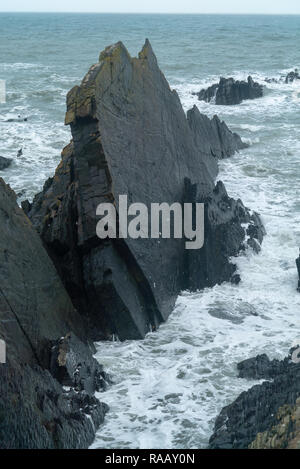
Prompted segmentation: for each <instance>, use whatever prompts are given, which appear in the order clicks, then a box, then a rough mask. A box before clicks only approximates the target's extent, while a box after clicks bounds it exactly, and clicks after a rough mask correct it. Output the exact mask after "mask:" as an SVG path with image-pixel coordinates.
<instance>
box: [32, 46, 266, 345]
mask: <svg viewBox="0 0 300 469" xmlns="http://www.w3.org/2000/svg"><path fill="white" fill-rule="evenodd" d="M66 124H69V125H70V126H71V131H72V136H73V140H72V142H71V143H70V145H69V146H68V147H66V148H65V150H64V151H63V153H62V161H61V163H60V165H59V166H58V168H57V170H56V173H55V176H54V178H53V179H51V180H49V181H47V183H46V184H45V187H44V190H43V192H42V193H41V194H38V195H37V196H36V197H35V199H34V202H33V204H32V205H31V206H30V205H29V204H26V205H24V208H25V209H26V211H27V213H28V216H29V217H30V219H31V220H32V222H33V224H34V226H35V227H36V229H37V230H38V232H39V233H40V235H41V237H42V239H43V241H44V242H45V244H46V246H47V249H48V252H49V254H50V256H51V257H52V259H53V261H54V263H55V265H56V267H57V270H58V272H59V273H60V275H61V278H62V280H63V282H64V284H65V286H66V288H67V290H68V292H69V294H70V296H71V298H72V300H73V303H74V305H75V306H76V307H77V309H78V310H79V311H80V313H81V314H82V315H83V316H84V317H85V318H87V320H88V323H89V329H90V331H92V332H91V337H92V338H93V339H99V338H103V337H108V336H110V335H111V334H116V335H117V336H118V337H119V338H120V339H134V338H142V337H144V335H145V334H146V333H147V332H148V331H149V330H151V329H154V328H156V327H157V325H158V324H159V323H160V322H162V321H164V320H165V319H166V318H167V317H168V315H169V314H170V312H171V311H172V309H173V307H174V303H175V300H176V297H177V295H178V293H179V292H180V290H181V289H182V288H191V287H192V288H202V287H203V286H206V285H214V284H216V283H219V282H222V281H224V280H230V279H231V277H232V274H233V273H234V270H235V267H234V266H233V265H231V264H230V261H229V256H234V255H236V254H238V252H239V251H240V250H241V249H244V240H245V230H244V229H243V228H242V227H241V223H248V224H249V225H251V226H252V228H253V229H252V230H250V231H249V233H248V234H249V237H250V238H251V239H254V238H255V239H257V240H259V241H261V239H262V233H263V228H262V226H261V224H260V222H259V218H258V217H257V216H256V215H255V216H252V215H250V213H249V211H248V210H247V209H246V208H245V207H244V206H243V204H242V203H241V202H240V201H239V202H238V203H236V202H233V201H232V199H231V202H229V198H228V196H227V194H226V191H225V189H223V188H222V190H220V187H221V186H219V187H217V188H216V189H215V182H214V179H215V177H216V175H217V172H218V166H217V159H218V158H222V157H225V156H229V155H230V154H233V153H234V151H236V150H238V149H241V148H243V147H244V146H245V145H244V144H243V143H242V141H241V139H240V138H239V137H238V136H237V135H236V134H233V133H232V132H230V130H229V129H228V128H227V126H226V125H225V124H224V123H221V122H220V121H219V119H218V118H216V117H215V118H213V119H212V120H210V119H208V118H207V117H205V116H202V115H201V114H200V113H199V111H198V109H197V108H193V109H192V110H191V111H190V112H189V113H188V118H187V117H186V115H185V113H184V111H183V109H182V106H181V103H180V100H179V98H178V96H177V94H176V92H175V91H172V90H171V89H170V87H169V85H168V83H167V81H166V79H165V77H164V75H163V74H162V72H161V71H160V69H159V67H158V64H157V60H156V57H155V55H154V53H153V51H152V49H151V46H150V44H149V42H148V41H146V43H145V46H144V47H143V49H142V51H141V52H140V54H139V57H138V58H131V57H130V55H129V54H128V52H127V50H126V48H125V47H124V46H123V44H122V43H117V44H116V45H113V46H110V47H108V48H107V49H106V50H105V51H104V52H103V53H102V54H101V55H100V59H99V63H97V64H95V65H93V66H92V67H91V68H90V70H89V72H88V73H87V75H86V76H85V77H84V79H83V81H82V83H81V85H80V86H76V87H75V88H73V89H72V90H71V91H70V92H69V94H68V98H67V113H66ZM124 194H126V195H127V196H128V204H131V203H133V202H141V203H143V204H145V205H146V206H147V207H148V208H150V204H151V203H162V202H166V203H168V204H172V203H174V202H180V203H181V202H183V201H185V202H201V201H202V202H205V203H206V222H207V226H206V232H207V235H208V239H207V240H206V245H205V247H204V248H203V249H202V250H200V251H199V253H197V256H198V257H197V259H198V260H199V264H195V261H194V260H193V259H191V256H190V255H189V254H188V253H187V251H186V250H185V248H184V240H180V239H138V240H135V239H134V240H133V239H130V238H127V239H115V240H105V241H101V240H100V239H98V238H97V237H96V224H97V221H98V220H99V217H97V216H96V207H97V206H98V204H100V203H102V202H113V203H114V204H115V206H116V208H117V211H118V213H119V212H120V210H119V205H118V204H119V195H124ZM222 237H223V238H224V239H225V241H224V239H221V238H222ZM224 243H225V244H226V248H225V249H223V248H224ZM254 244H255V245H256V241H254ZM199 256H200V257H199ZM203 260H204V261H203ZM202 261H203V262H202ZM191 262H192V265H191ZM213 265H215V266H217V267H214V268H210V266H213Z"/></svg>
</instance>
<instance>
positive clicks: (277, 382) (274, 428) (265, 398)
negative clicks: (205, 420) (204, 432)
mask: <svg viewBox="0 0 300 469" xmlns="http://www.w3.org/2000/svg"><path fill="white" fill-rule="evenodd" d="M298 351H299V349H292V350H291V352H290V355H289V357H288V358H286V359H285V360H283V361H279V360H269V358H268V357H267V356H266V355H259V356H257V357H255V358H251V359H249V360H246V361H244V362H242V363H240V364H239V365H238V370H239V376H240V377H241V378H248V379H266V380H267V381H265V382H263V383H262V384H261V385H255V386H253V387H252V388H251V389H249V391H247V392H243V393H242V394H241V395H240V396H239V397H238V398H237V399H236V401H235V402H233V404H230V405H229V406H227V407H225V408H224V409H223V410H222V411H221V413H220V415H219V416H218V418H217V420H216V423H215V430H214V434H213V435H212V437H211V438H210V448H212V449H246V448H248V447H249V448H261V449H263V448H286V447H291V448H292V447H295V446H297V445H298V447H299V445H300V440H299V397H300V363H299V353H298Z"/></svg>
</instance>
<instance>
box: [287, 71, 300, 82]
mask: <svg viewBox="0 0 300 469" xmlns="http://www.w3.org/2000/svg"><path fill="white" fill-rule="evenodd" d="M295 80H300V74H299V70H298V69H297V68H296V69H295V70H293V71H292V72H289V73H288V74H287V76H286V78H285V82H286V83H293V82H294V81H295Z"/></svg>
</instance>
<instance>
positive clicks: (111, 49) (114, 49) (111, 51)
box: [99, 41, 129, 62]
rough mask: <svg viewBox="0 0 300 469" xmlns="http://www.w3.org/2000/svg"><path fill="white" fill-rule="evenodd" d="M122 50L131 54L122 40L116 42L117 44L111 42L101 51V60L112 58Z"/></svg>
mask: <svg viewBox="0 0 300 469" xmlns="http://www.w3.org/2000/svg"><path fill="white" fill-rule="evenodd" d="M122 52H124V53H125V54H126V55H127V56H129V53H128V50H127V49H126V47H125V46H124V44H123V42H122V41H119V42H116V43H115V44H111V45H110V46H107V47H106V48H105V49H104V50H103V51H102V52H101V53H100V55H99V62H102V61H103V60H105V59H107V58H112V57H114V56H116V55H118V54H121V53H122Z"/></svg>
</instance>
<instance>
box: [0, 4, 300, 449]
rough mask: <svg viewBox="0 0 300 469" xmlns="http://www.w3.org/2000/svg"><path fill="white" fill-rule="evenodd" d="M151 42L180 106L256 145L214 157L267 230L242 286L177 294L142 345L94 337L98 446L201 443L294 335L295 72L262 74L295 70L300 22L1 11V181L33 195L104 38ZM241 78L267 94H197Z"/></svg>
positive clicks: (297, 206)
mask: <svg viewBox="0 0 300 469" xmlns="http://www.w3.org/2000/svg"><path fill="white" fill-rule="evenodd" d="M146 37H147V38H149V40H150V42H151V44H152V47H153V49H154V51H155V53H156V55H157V59H158V62H159V65H160V67H161V69H162V71H163V72H164V74H165V75H166V77H167V79H168V81H169V83H170V86H171V87H172V88H174V89H176V90H177V92H178V94H179V96H180V99H181V102H182V105H183V107H184V109H185V110H188V109H189V108H190V107H192V106H193V105H194V104H195V105H196V106H198V108H199V109H200V111H201V112H203V113H205V114H207V115H208V116H210V117H211V116H213V115H214V114H218V115H219V117H220V118H221V119H223V120H225V121H226V123H227V125H228V126H229V127H230V128H231V129H232V130H233V131H235V132H238V133H239V134H240V135H241V137H242V138H243V140H244V141H246V142H248V143H249V144H250V146H249V148H247V149H245V150H243V151H241V152H240V153H238V154H236V155H234V156H233V157H231V158H229V159H226V160H223V161H221V162H220V173H219V175H218V178H219V179H222V180H223V181H224V183H225V185H226V188H227V191H228V193H229V195H230V196H232V197H235V198H241V199H242V200H243V202H244V203H245V205H247V206H248V207H250V208H251V209H253V210H256V211H258V212H259V213H260V214H261V216H262V219H263V222H264V224H265V228H266V231H267V235H266V237H265V239H264V242H263V246H262V251H261V253H260V254H258V255H255V254H253V253H252V252H250V251H248V252H247V253H246V254H243V255H241V256H239V257H238V258H236V259H233V260H232V261H233V262H235V263H236V264H237V265H238V271H239V273H240V275H241V278H242V281H241V283H240V284H239V285H238V286H237V285H231V284H229V283H224V284H222V285H218V286H215V287H214V288H210V289H205V290H203V291H198V292H193V293H191V292H188V291H185V292H182V293H181V294H180V296H179V297H178V300H177V304H176V307H175V309H174V311H173V313H172V314H171V316H170V317H169V319H168V320H167V322H166V323H164V324H162V325H161V326H160V328H159V329H158V331H156V332H153V333H149V334H148V335H147V336H146V338H145V339H144V340H141V341H125V342H119V341H113V342H100V343H97V354H96V358H97V359H98V360H99V362H100V363H102V364H103V365H104V366H105V369H106V370H107V371H108V372H109V373H110V374H111V376H112V379H113V381H114V385H113V386H110V387H109V388H108V389H107V391H105V392H102V393H101V394H99V398H100V399H101V400H102V401H104V402H106V403H107V404H108V405H109V407H110V411H109V413H108V414H107V416H106V419H105V423H104V424H103V425H102V426H101V427H100V429H99V430H98V432H97V435H96V438H95V441H94V443H93V445H92V446H91V448H93V449H96V448H145V449H147V448H175V449H176V448H180V449H183V448H189V449H194V448H206V447H207V445H208V441H209V437H210V435H211V434H212V432H213V427H214V421H215V418H216V416H217V415H218V413H219V412H220V410H221V409H222V408H223V407H224V406H226V405H228V404H229V403H231V402H232V401H233V400H234V399H235V398H236V397H237V396H238V395H239V394H240V393H241V392H242V391H245V390H247V389H249V388H250V387H251V386H253V385H254V384H257V382H256V381H248V380H243V379H240V378H238V377H237V368H236V364H237V363H238V362H239V361H241V360H244V359H246V358H249V357H252V356H254V355H257V354H259V353H266V354H268V355H269V357H270V358H275V357H276V358H283V357H284V356H286V355H287V354H288V351H289V349H290V348H291V347H292V345H293V344H294V343H296V342H297V339H298V340H299V338H300V293H298V292H297V291H296V288H297V272H296V267H295V258H296V257H297V256H298V253H299V246H300V197H299V196H300V186H299V179H300V80H299V81H298V82H297V81H296V82H294V83H292V84H285V83H284V82H280V83H276V82H272V83H266V82H265V78H275V79H280V77H282V76H285V75H286V74H287V73H288V72H289V71H291V70H293V69H295V68H297V67H299V68H300V48H299V44H300V16H259V15H258V16H256V15H253V16H247V15H245V16H241V15H152V14H151V15H150V14H149V15H142V14H140V15H133V14H132V15H126V14H122V15H121V14H50V13H49V14H39V13H17V14H16V13H14V14H12V13H1V14H0V80H5V82H6V98H7V99H6V103H4V104H0V155H1V156H4V157H9V158H13V163H12V166H11V167H10V168H8V169H6V170H4V171H0V177H3V178H4V180H5V181H6V182H7V183H9V184H10V185H11V187H12V188H13V189H14V190H15V191H16V193H17V194H18V201H19V202H20V201H21V200H22V199H25V198H29V199H32V198H33V196H34V194H36V193H37V192H38V191H40V190H41V188H42V186H43V183H44V181H45V180H46V179H47V178H48V177H49V176H51V175H53V172H54V170H55V168H56V166H57V164H58V162H59V161H60V152H61V149H62V148H63V147H64V146H65V145H66V144H67V143H68V142H69V140H70V130H69V128H68V127H65V126H64V113H65V101H66V93H67V92H68V90H69V89H70V88H72V87H73V86H74V85H76V84H79V83H80V81H81V79H82V78H83V76H84V74H85V73H86V72H87V70H88V68H89V67H90V66H91V65H92V64H93V63H96V62H97V61H98V57H99V53H100V52H101V51H102V50H103V49H104V48H105V47H106V46H107V45H110V44H112V43H115V42H117V41H119V40H121V41H123V42H124V44H125V45H126V47H127V48H128V50H129V52H130V53H131V54H132V55H135V56H136V55H137V54H138V52H139V50H140V49H141V48H142V46H143V43H144V41H145V38H146ZM248 75H251V76H252V77H253V78H254V79H255V80H256V81H258V82H259V83H261V84H263V85H264V87H265V89H264V97H263V98H261V99H257V100H253V101H244V102H243V103H242V104H240V105H238V106H228V107H223V106H216V105H214V104H212V103H204V102H200V101H198V100H197V97H196V96H193V95H192V92H197V91H199V90H200V89H201V88H203V87H206V86H209V85H211V84H213V83H215V82H216V81H218V80H219V78H220V76H224V77H231V76H232V77H234V78H236V79H245V78H247V76H248ZM24 119H26V120H24ZM21 149H22V152H19V150H21ZM18 152H19V156H17V154H18ZM20 153H22V154H20Z"/></svg>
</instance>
